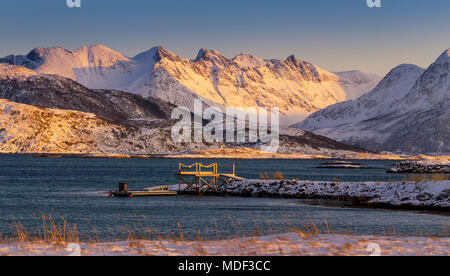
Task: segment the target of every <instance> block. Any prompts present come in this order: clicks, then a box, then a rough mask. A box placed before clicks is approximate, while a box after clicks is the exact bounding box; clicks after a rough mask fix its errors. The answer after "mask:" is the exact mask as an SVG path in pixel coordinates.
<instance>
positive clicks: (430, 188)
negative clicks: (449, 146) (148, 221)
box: [186, 180, 450, 211]
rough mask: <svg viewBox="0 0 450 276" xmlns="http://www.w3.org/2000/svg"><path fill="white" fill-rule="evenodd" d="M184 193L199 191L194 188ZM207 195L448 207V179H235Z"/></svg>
mask: <svg viewBox="0 0 450 276" xmlns="http://www.w3.org/2000/svg"><path fill="white" fill-rule="evenodd" d="M186 192H187V193H196V192H198V191H197V190H195V189H191V190H187V191H186ZM204 192H205V194H209V195H222V196H226V195H232V196H249V197H250V196H251V197H284V198H316V199H337V200H344V201H347V202H350V203H352V204H355V205H359V206H372V207H386V208H405V209H419V210H422V209H423V210H443V211H450V181H449V180H447V181H436V182H433V181H431V182H323V181H307V180H302V181H300V180H242V181H234V182H232V183H230V184H228V185H226V186H222V187H219V188H218V189H216V190H206V191H204Z"/></svg>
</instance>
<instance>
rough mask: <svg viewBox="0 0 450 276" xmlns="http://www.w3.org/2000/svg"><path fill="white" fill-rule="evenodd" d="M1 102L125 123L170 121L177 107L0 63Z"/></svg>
mask: <svg viewBox="0 0 450 276" xmlns="http://www.w3.org/2000/svg"><path fill="white" fill-rule="evenodd" d="M0 98H3V99H8V100H10V101H14V102H18V103H24V104H29V105H34V106H37V107H47V108H56V109H68V110H77V111H82V112H88V113H94V114H96V115H98V116H100V117H102V118H105V119H108V120H111V121H114V122H119V123H124V122H130V123H132V122H136V120H141V121H142V120H146V121H157V120H168V119H170V113H171V111H172V109H173V108H174V106H172V105H170V104H169V103H166V102H163V101H161V100H158V99H154V98H151V97H149V98H147V99H144V98H143V97H141V96H139V95H136V94H132V93H125V92H121V91H117V90H91V89H88V88H86V87H85V86H83V85H81V84H79V83H77V82H75V81H73V80H71V79H68V78H64V77H61V76H58V75H44V74H38V73H37V72H34V71H32V70H30V69H25V68H23V67H20V66H14V65H8V64H4V63H3V64H1V63H0Z"/></svg>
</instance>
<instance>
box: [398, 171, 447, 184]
mask: <svg viewBox="0 0 450 276" xmlns="http://www.w3.org/2000/svg"><path fill="white" fill-rule="evenodd" d="M447 180H450V176H448V175H445V174H440V173H434V174H432V175H426V174H414V175H407V176H405V177H403V181H405V182H415V183H418V182H439V181H447Z"/></svg>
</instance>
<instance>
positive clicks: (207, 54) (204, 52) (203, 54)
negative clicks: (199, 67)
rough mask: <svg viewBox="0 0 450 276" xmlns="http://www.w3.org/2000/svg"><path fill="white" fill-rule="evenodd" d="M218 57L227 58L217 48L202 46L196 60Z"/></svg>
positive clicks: (220, 58)
mask: <svg viewBox="0 0 450 276" xmlns="http://www.w3.org/2000/svg"><path fill="white" fill-rule="evenodd" d="M217 59H219V60H223V59H227V58H226V57H225V56H223V55H222V54H221V53H220V52H218V51H216V50H208V49H206V48H201V49H200V50H199V51H198V54H197V57H196V58H195V60H194V61H196V62H198V61H201V60H217Z"/></svg>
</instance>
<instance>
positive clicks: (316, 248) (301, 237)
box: [0, 232, 450, 256]
mask: <svg viewBox="0 0 450 276" xmlns="http://www.w3.org/2000/svg"><path fill="white" fill-rule="evenodd" d="M68 246H69V245H68V244H64V245H56V244H53V245H52V244H45V243H40V242H36V243H18V244H0V256H2V255H14V256H16V255H38V256H41V255H57V256H67V255H69V254H73V253H75V254H76V253H77V248H80V252H79V253H80V255H82V256H90V255H94V256H105V255H107V256H111V255H113V256H116V255H146V256H161V255H163V256H166V255H170V256H204V255H209V256H210V255H216V256H217V255H219V256H221V255H226V256H238V255H243V256H248V255H251V256H271V255H285V256H286V255H334V256H339V255H362V256H369V255H372V254H375V255H377V254H379V255H444V256H448V255H450V238H434V237H433V238H430V237H394V236H353V235H344V234H325V235H320V234H317V235H316V234H305V233H302V232H293V233H287V234H278V235H271V236H263V237H249V238H237V239H231V240H217V241H180V240H177V241H176V240H157V241H144V240H139V241H122V242H111V243H81V244H79V247H78V246H77V245H71V246H70V247H71V248H74V249H72V250H68V249H67V248H68Z"/></svg>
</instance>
